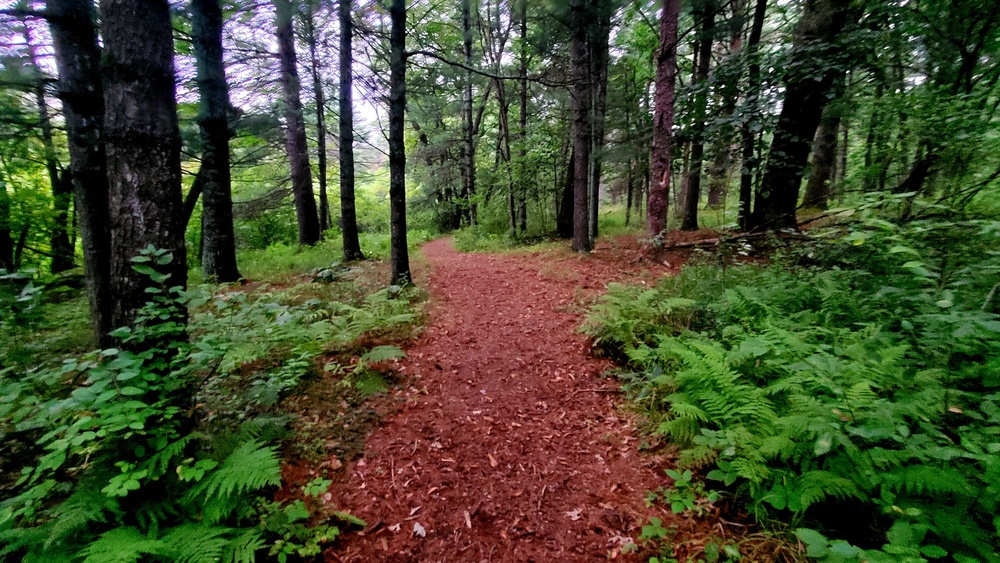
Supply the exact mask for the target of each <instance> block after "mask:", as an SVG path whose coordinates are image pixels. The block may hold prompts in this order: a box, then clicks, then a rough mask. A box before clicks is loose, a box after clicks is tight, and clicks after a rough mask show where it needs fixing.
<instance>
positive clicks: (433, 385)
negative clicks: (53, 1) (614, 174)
mask: <svg viewBox="0 0 1000 563" xmlns="http://www.w3.org/2000/svg"><path fill="white" fill-rule="evenodd" d="M423 251H424V254H425V256H426V257H427V259H428V260H429V261H430V264H431V266H432V273H431V275H430V280H429V289H430V292H431V297H432V303H433V308H432V309H431V314H430V325H429V327H428V328H427V329H426V331H425V332H424V333H423V335H422V336H421V337H420V338H419V339H418V341H417V342H416V343H415V344H414V345H413V346H412V347H411V348H410V349H409V350H407V355H408V357H407V359H406V360H405V361H403V362H402V363H401V364H400V370H401V371H402V373H403V375H404V376H408V380H409V386H408V387H407V388H405V389H402V390H400V391H399V397H398V398H399V400H400V401H401V403H400V404H401V406H400V408H399V411H398V412H397V413H395V414H393V415H392V416H391V417H389V418H388V419H387V420H386V421H385V422H384V424H383V425H382V426H381V427H380V428H379V429H377V430H376V431H375V432H374V433H373V434H372V436H371V437H370V439H369V440H368V442H367V446H366V450H365V455H364V458H363V459H362V460H360V461H358V462H356V463H353V464H351V465H350V467H348V468H347V473H348V476H347V479H346V480H345V482H342V483H339V484H337V485H335V486H334V489H333V490H332V492H333V493H334V498H337V499H338V502H339V503H340V505H341V507H342V508H343V509H344V510H347V511H350V512H351V513H353V514H356V515H358V516H360V517H361V518H363V519H365V520H366V521H367V522H368V523H369V525H370V527H369V529H368V530H367V531H366V532H365V533H363V534H361V535H358V534H348V535H346V536H344V538H343V540H344V541H343V542H341V543H340V544H339V545H338V547H337V548H336V550H335V551H336V552H335V553H333V554H331V555H330V556H329V560H331V561H352V562H353V561H421V562H424V561H476V562H478V561H494V562H497V561H511V562H513V561H517V562H528V561H537V562H548V561H604V560H607V559H608V558H609V557H617V558H618V559H619V560H630V559H631V558H633V557H635V556H634V555H619V548H620V547H621V545H622V544H623V543H625V542H627V541H628V540H629V538H635V537H636V536H637V535H638V533H639V527H640V526H641V525H642V524H643V523H645V521H646V520H647V518H648V517H650V516H660V517H665V516H664V514H663V512H662V511H661V510H660V509H657V508H647V507H646V506H645V503H644V497H645V492H646V491H647V490H651V489H655V488H656V487H658V486H660V485H663V484H664V483H665V478H664V474H663V471H662V465H663V462H662V460H660V459H658V458H656V457H653V456H647V455H644V454H641V453H640V452H639V451H638V447H637V446H638V439H637V437H636V435H635V433H634V431H633V428H632V425H631V422H630V421H629V419H628V417H627V416H625V415H624V414H623V413H622V412H621V411H620V410H619V409H618V408H616V401H617V400H618V398H617V394H616V390H617V385H616V383H615V382H613V381H610V380H607V379H605V378H603V377H602V375H601V374H602V373H603V372H604V371H605V370H606V369H607V368H609V367H610V364H609V363H607V362H606V361H602V360H597V359H594V358H592V357H591V356H590V355H589V354H588V346H587V343H586V341H585V339H584V337H582V336H581V335H579V334H577V333H576V328H577V327H578V326H579V323H580V321H581V316H580V315H579V313H580V312H581V310H582V307H581V303H582V302H585V301H587V300H589V299H592V298H593V297H594V296H595V295H596V294H597V293H598V292H599V291H602V290H603V289H604V287H605V285H606V283H607V282H608V281H613V280H615V279H618V280H621V279H630V280H633V281H636V280H640V279H644V280H648V281H647V282H646V283H651V282H652V280H654V279H655V278H656V277H657V276H659V275H663V274H664V273H666V272H667V271H668V270H669V268H668V267H667V266H665V265H659V264H657V265H654V269H653V270H652V271H650V270H649V269H648V268H649V264H648V263H646V264H644V265H643V266H639V265H637V263H638V262H640V261H639V260H638V252H637V251H636V250H635V249H634V248H632V249H630V248H626V247H616V246H610V247H609V246H607V245H604V246H601V247H599V248H598V250H597V251H596V252H595V253H594V254H593V255H591V256H587V257H580V256H575V255H570V254H568V253H560V252H556V253H543V254H504V255H492V254H462V253H458V252H456V251H455V250H454V249H453V247H452V246H451V242H450V241H448V240H438V241H435V242H432V243H429V244H427V245H426V246H425V247H424V249H423ZM665 518H666V517H665Z"/></svg>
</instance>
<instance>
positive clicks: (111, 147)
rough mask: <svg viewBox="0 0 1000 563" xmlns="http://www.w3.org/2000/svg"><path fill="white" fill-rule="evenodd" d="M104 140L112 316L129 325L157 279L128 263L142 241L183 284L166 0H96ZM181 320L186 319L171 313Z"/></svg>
mask: <svg viewBox="0 0 1000 563" xmlns="http://www.w3.org/2000/svg"><path fill="white" fill-rule="evenodd" d="M101 35H102V38H103V40H104V57H103V60H104V64H103V67H104V68H103V70H104V107H105V108H107V109H106V114H105V120H104V140H105V147H106V151H107V167H108V168H107V170H108V184H109V187H110V203H111V205H110V210H111V213H110V214H111V284H112V295H114V296H115V299H114V306H113V307H112V323H113V326H115V327H125V326H129V327H130V326H134V324H135V320H136V314H137V313H138V311H139V309H140V308H141V307H142V306H143V305H144V304H145V303H146V302H147V300H148V299H149V294H148V293H147V292H146V289H147V288H149V287H151V286H153V285H158V284H154V283H153V281H152V280H151V279H149V277H148V276H146V275H144V274H140V273H138V272H136V271H135V270H134V269H133V265H134V264H133V262H132V259H133V258H135V257H136V256H138V255H139V253H140V251H141V250H142V249H144V248H146V247H148V246H153V247H155V248H158V249H162V250H166V251H169V252H170V253H171V254H172V255H173V257H172V260H171V261H170V262H169V263H168V264H165V265H158V264H155V263H153V264H150V265H151V266H153V267H154V268H155V269H157V270H158V271H159V272H160V273H161V274H169V276H170V277H169V279H168V280H167V282H166V283H167V285H169V286H170V287H176V286H180V287H182V288H183V287H185V286H186V284H187V255H186V251H185V246H184V231H183V229H182V227H181V166H180V149H181V138H180V130H179V129H178V125H177V102H176V95H175V86H174V65H173V53H174V44H173V29H172V27H171V22H170V7H169V6H168V4H167V1H166V0H102V1H101ZM176 320H177V321H183V320H184V319H176Z"/></svg>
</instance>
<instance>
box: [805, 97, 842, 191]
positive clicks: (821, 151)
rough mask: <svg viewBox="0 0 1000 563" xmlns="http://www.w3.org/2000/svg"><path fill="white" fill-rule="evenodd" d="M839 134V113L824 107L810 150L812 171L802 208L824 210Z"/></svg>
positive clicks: (831, 108)
mask: <svg viewBox="0 0 1000 563" xmlns="http://www.w3.org/2000/svg"><path fill="white" fill-rule="evenodd" d="M839 132H840V111H839V109H838V108H836V107H835V106H834V105H833V104H830V105H828V106H826V109H825V110H824V111H823V117H822V118H821V119H820V122H819V127H818V128H817V129H816V139H815V140H814V141H813V148H812V171H811V172H810V173H809V180H808V181H807V182H806V191H805V193H804V194H803V195H802V207H815V208H817V209H826V206H827V203H828V201H829V199H830V183H831V182H832V181H833V172H834V168H835V166H836V160H837V134H838V133H839Z"/></svg>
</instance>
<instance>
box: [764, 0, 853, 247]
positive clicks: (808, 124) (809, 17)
mask: <svg viewBox="0 0 1000 563" xmlns="http://www.w3.org/2000/svg"><path fill="white" fill-rule="evenodd" d="M851 15H852V10H851V3H850V2H849V1H847V0H807V2H806V3H805V6H804V7H803V11H802V16H801V18H800V19H799V23H798V26H797V27H796V29H795V39H794V43H793V46H792V53H791V57H790V61H789V63H788V68H789V69H791V70H790V71H789V72H788V74H787V75H786V77H785V80H784V82H785V97H784V100H783V103H782V107H781V114H780V115H779V116H778V125H777V127H776V128H775V131H774V139H773V140H772V141H771V152H770V156H769V157H768V160H767V167H766V168H765V170H764V179H763V181H762V182H761V186H760V189H759V190H758V192H757V197H756V203H755V206H754V210H753V215H752V216H751V217H750V222H749V227H750V228H752V229H781V228H786V227H794V226H795V208H796V205H797V203H798V197H799V186H800V184H801V183H802V174H803V171H804V169H805V165H806V160H807V159H808V157H809V149H810V146H811V141H812V138H813V136H814V134H815V132H816V127H817V126H818V125H819V121H820V117H821V116H822V114H823V108H824V107H826V104H827V101H828V94H829V92H830V90H831V89H832V87H833V85H834V80H835V79H836V77H837V75H838V74H842V73H843V69H840V68H838V66H837V64H836V63H837V60H836V57H835V53H836V49H837V47H836V45H835V42H836V40H837V38H838V36H839V35H840V34H841V32H842V31H843V29H844V27H845V26H846V25H847V22H848V21H849V20H850V18H851Z"/></svg>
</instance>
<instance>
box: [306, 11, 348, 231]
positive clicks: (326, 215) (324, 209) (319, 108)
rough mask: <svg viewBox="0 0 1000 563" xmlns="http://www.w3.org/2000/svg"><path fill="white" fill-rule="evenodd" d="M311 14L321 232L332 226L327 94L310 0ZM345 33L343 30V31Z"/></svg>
mask: <svg viewBox="0 0 1000 563" xmlns="http://www.w3.org/2000/svg"><path fill="white" fill-rule="evenodd" d="M308 5H309V15H308V16H307V17H306V19H305V20H306V41H307V42H308V44H309V71H310V74H312V81H313V95H314V97H315V100H316V160H317V162H316V167H317V173H318V174H319V233H320V238H322V237H323V233H324V232H326V230H327V229H329V228H330V200H329V198H328V197H327V189H326V184H327V180H326V171H327V168H326V96H325V95H324V94H323V81H322V80H320V76H319V57H318V56H317V55H316V25H315V23H316V22H315V21H314V18H315V14H314V9H315V5H314V4H313V3H312V2H308ZM341 33H343V32H341Z"/></svg>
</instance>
